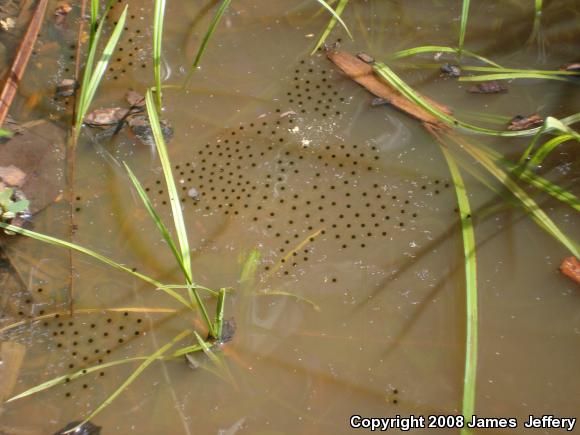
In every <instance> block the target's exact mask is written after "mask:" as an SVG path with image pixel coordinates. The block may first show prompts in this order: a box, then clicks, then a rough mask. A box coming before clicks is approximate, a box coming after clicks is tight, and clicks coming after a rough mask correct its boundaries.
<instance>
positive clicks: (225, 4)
mask: <svg viewBox="0 0 580 435" xmlns="http://www.w3.org/2000/svg"><path fill="white" fill-rule="evenodd" d="M230 3H231V0H223V1H222V4H221V5H220V7H219V8H218V10H217V11H216V13H215V15H214V16H213V19H212V20H211V23H210V24H209V27H208V29H207V32H206V33H205V35H204V37H203V40H202V41H201V45H200V46H199V50H197V54H196V55H195V60H194V61H193V67H192V68H193V69H195V68H197V67H198V66H199V64H200V63H201V58H202V57H203V55H204V53H205V50H206V48H207V44H208V42H209V40H210V39H211V37H212V36H213V34H214V32H215V30H216V28H217V25H218V24H219V22H220V21H221V19H222V16H223V15H224V12H225V11H226V9H227V8H228V6H229V5H230Z"/></svg>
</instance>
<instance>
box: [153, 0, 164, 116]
mask: <svg viewBox="0 0 580 435" xmlns="http://www.w3.org/2000/svg"><path fill="white" fill-rule="evenodd" d="M164 17H165V0H155V9H154V11H153V78H154V80H155V102H156V104H157V110H158V111H159V112H161V109H162V107H163V96H162V94H161V45H162V43H163V19H164Z"/></svg>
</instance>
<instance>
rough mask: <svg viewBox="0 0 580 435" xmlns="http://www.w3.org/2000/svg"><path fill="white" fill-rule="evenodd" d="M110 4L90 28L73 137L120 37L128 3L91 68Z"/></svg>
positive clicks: (92, 19) (78, 130) (110, 3)
mask: <svg viewBox="0 0 580 435" xmlns="http://www.w3.org/2000/svg"><path fill="white" fill-rule="evenodd" d="M96 3H98V2H96ZM94 4H95V2H93V3H92V6H94ZM112 4H113V1H109V2H108V4H107V7H106V9H105V12H104V13H103V16H102V17H101V19H100V21H99V24H98V26H97V28H96V30H95V32H94V35H93V34H92V30H91V35H92V39H90V40H89V54H88V57H87V62H86V65H85V69H84V74H83V79H82V82H81V87H80V93H79V98H78V102H77V110H76V119H75V139H78V137H79V135H80V130H81V126H82V123H83V120H84V119H85V116H86V114H87V112H88V110H89V107H90V105H91V103H92V101H93V99H94V97H95V94H96V93H97V88H98V87H99V84H100V83H101V80H102V79H103V75H104V74H105V71H106V70H107V67H108V65H109V60H110V59H111V57H112V55H113V52H114V51H115V47H116V46H117V43H118V42H119V38H120V37H121V34H122V32H123V29H124V27H125V21H126V18H127V10H128V7H129V6H128V5H127V6H125V9H124V10H123V13H122V14H121V16H120V18H119V20H118V22H117V24H116V25H115V28H114V29H113V32H112V33H111V36H110V38H109V40H108V42H107V44H106V45H105V48H104V49H103V53H102V55H101V58H100V59H99V62H98V63H97V64H96V66H95V67H94V68H93V65H94V63H95V59H96V55H97V47H98V45H99V40H100V38H101V34H102V32H103V27H104V25H105V20H106V17H107V12H108V11H109V10H110V8H111V6H112ZM97 8H98V4H97ZM91 11H92V12H91V29H92V28H93V26H94V24H95V23H96V15H93V14H94V13H95V12H94V11H93V8H92V7H91Z"/></svg>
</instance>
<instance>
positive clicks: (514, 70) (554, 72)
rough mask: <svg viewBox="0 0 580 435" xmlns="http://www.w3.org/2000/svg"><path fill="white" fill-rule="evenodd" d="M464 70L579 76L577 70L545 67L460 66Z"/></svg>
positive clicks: (579, 73)
mask: <svg viewBox="0 0 580 435" xmlns="http://www.w3.org/2000/svg"><path fill="white" fill-rule="evenodd" d="M461 69H462V70H464V71H476V72H489V73H497V74H499V73H523V74H528V73H534V74H543V75H558V76H572V77H574V76H580V72H578V71H561V70H546V69H521V68H502V67H489V66H472V65H464V66H462V67H461Z"/></svg>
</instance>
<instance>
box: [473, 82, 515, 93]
mask: <svg viewBox="0 0 580 435" xmlns="http://www.w3.org/2000/svg"><path fill="white" fill-rule="evenodd" d="M507 91H508V90H507V88H506V87H505V86H504V85H502V84H501V83H500V82H498V81H497V80H491V81H489V82H481V83H478V84H477V85H475V86H472V87H470V88H469V89H468V90H467V92H471V93H472V94H501V93H504V92H507Z"/></svg>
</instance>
